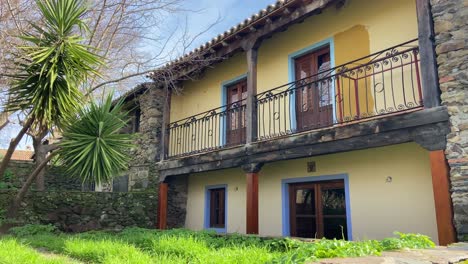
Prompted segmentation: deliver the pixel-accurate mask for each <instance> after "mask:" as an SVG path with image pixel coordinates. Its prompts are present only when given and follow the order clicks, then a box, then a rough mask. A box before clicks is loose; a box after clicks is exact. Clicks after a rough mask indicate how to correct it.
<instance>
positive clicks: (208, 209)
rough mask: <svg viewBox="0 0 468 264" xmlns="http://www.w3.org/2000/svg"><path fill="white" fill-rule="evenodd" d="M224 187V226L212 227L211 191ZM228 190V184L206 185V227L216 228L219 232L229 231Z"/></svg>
mask: <svg viewBox="0 0 468 264" xmlns="http://www.w3.org/2000/svg"><path fill="white" fill-rule="evenodd" d="M218 189H224V227H223V228H217V227H211V223H210V220H211V219H210V218H211V210H212V208H211V204H212V203H211V196H212V195H211V193H212V191H213V190H218ZM227 197H228V191H227V185H226V184H220V185H210V186H206V187H205V219H204V228H205V229H208V230H215V231H216V232H218V233H226V231H227V219H228V218H227V217H228V210H227V209H228V207H227V199H228V198H227Z"/></svg>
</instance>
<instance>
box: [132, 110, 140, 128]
mask: <svg viewBox="0 0 468 264" xmlns="http://www.w3.org/2000/svg"><path fill="white" fill-rule="evenodd" d="M140 117H141V110H140V108H139V107H138V108H136V109H135V112H134V115H133V133H138V132H140Z"/></svg>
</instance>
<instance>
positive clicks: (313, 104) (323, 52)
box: [295, 47, 334, 131]
mask: <svg viewBox="0 0 468 264" xmlns="http://www.w3.org/2000/svg"><path fill="white" fill-rule="evenodd" d="M328 69H330V48H329V47H326V48H323V49H320V50H317V51H314V52H312V53H308V54H306V55H304V56H301V57H299V58H297V59H295V73H296V76H295V78H296V81H299V80H303V79H304V78H307V79H304V80H303V81H299V82H297V83H296V88H297V90H296V91H297V92H296V122H297V123H296V124H297V129H298V130H299V131H304V130H309V129H314V128H319V127H325V126H329V125H331V124H332V123H333V102H334V98H333V92H332V86H333V85H332V82H331V81H326V82H317V80H319V79H322V78H324V77H325V76H320V74H318V73H319V72H323V71H326V70H328Z"/></svg>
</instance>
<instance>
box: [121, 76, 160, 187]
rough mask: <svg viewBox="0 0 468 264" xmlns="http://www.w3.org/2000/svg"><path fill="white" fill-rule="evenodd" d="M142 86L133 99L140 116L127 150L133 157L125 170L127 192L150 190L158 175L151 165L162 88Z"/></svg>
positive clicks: (155, 155)
mask: <svg viewBox="0 0 468 264" xmlns="http://www.w3.org/2000/svg"><path fill="white" fill-rule="evenodd" d="M142 85H146V86H147V87H149V89H147V90H146V91H145V92H144V93H143V94H141V95H139V96H138V97H137V99H136V103H137V104H138V105H139V107H140V111H141V117H140V129H139V132H138V133H136V135H135V136H136V139H135V142H134V144H135V148H133V149H131V150H130V152H131V155H132V156H133V157H134V158H133V160H132V161H131V162H130V168H129V170H128V171H127V172H126V173H128V175H129V191H142V190H146V189H152V190H154V189H156V188H157V183H158V178H159V177H158V172H157V169H156V167H155V166H156V162H157V161H158V159H159V155H160V151H159V146H160V130H161V124H162V111H163V102H164V91H163V90H162V89H159V88H156V87H154V85H152V84H142Z"/></svg>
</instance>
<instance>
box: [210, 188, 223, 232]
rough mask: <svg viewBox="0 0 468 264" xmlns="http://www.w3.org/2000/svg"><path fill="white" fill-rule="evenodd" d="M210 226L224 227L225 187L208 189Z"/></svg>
mask: <svg viewBox="0 0 468 264" xmlns="http://www.w3.org/2000/svg"><path fill="white" fill-rule="evenodd" d="M208 194H209V199H210V203H209V206H210V208H209V210H210V222H209V227H210V228H225V226H226V223H225V215H226V212H225V208H226V199H225V195H226V188H217V189H210V190H209V192H208Z"/></svg>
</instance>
